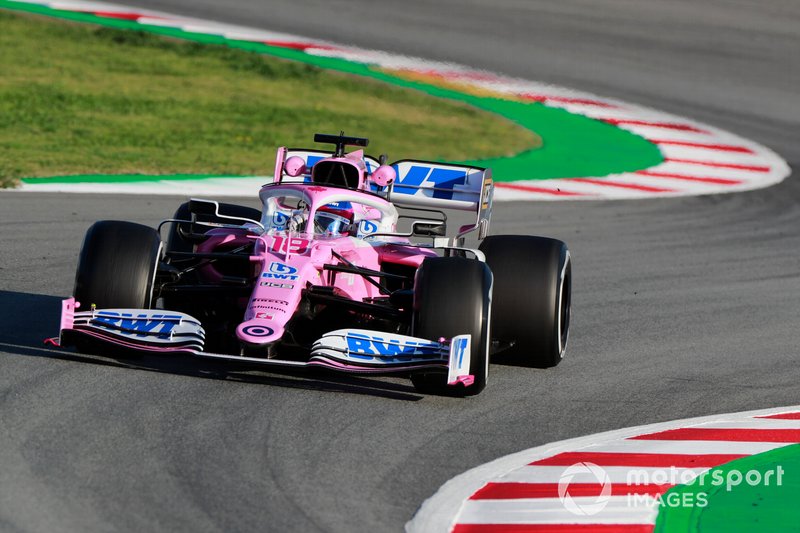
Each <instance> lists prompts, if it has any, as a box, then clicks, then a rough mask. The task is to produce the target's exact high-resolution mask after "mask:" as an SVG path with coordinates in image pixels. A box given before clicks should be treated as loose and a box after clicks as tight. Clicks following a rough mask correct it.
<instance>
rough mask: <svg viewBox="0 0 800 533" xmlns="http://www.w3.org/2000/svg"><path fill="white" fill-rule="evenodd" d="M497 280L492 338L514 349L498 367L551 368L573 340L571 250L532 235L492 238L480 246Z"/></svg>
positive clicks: (498, 359) (502, 356)
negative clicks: (570, 333)
mask: <svg viewBox="0 0 800 533" xmlns="http://www.w3.org/2000/svg"><path fill="white" fill-rule="evenodd" d="M480 250H481V251H482V252H483V253H484V254H485V255H486V262H487V263H488V265H489V267H490V268H491V269H492V273H493V274H494V304H493V309H492V335H493V336H494V339H496V340H498V341H500V343H501V345H502V344H505V345H509V344H510V345H511V346H510V348H508V349H506V350H504V351H502V352H501V353H498V356H497V357H496V358H495V359H494V360H495V361H496V362H505V363H508V364H512V365H517V366H527V367H537V368H547V367H552V366H555V365H557V364H558V363H560V362H561V359H562V358H563V357H564V352H565V351H566V348H567V340H568V338H569V321H570V313H571V301H572V261H571V259H570V254H569V250H568V249H567V245H566V244H564V243H563V242H562V241H559V240H556V239H549V238H546V237H532V236H528V235H497V236H492V237H487V238H486V239H485V240H484V241H483V242H482V243H481V245H480Z"/></svg>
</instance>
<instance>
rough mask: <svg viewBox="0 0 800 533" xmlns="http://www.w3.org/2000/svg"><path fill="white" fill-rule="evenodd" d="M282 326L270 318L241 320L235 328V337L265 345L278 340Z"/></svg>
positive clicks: (281, 332)
mask: <svg viewBox="0 0 800 533" xmlns="http://www.w3.org/2000/svg"><path fill="white" fill-rule="evenodd" d="M283 331H284V330H283V326H281V325H279V324H276V323H275V322H273V321H271V320H264V319H259V318H255V319H253V320H248V321H247V322H242V323H241V324H239V327H237V328H236V337H237V338H238V339H239V340H240V341H242V342H246V343H247V344H252V345H256V346H258V345H266V344H271V343H273V342H275V341H277V340H279V339H280V338H281V337H282V336H283Z"/></svg>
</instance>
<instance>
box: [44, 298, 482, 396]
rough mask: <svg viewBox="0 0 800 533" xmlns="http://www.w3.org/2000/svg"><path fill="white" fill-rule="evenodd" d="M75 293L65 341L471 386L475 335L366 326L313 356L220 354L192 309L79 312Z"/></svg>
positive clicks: (325, 341)
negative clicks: (436, 378)
mask: <svg viewBox="0 0 800 533" xmlns="http://www.w3.org/2000/svg"><path fill="white" fill-rule="evenodd" d="M79 305H80V304H79V303H78V302H76V301H75V299H74V298H69V299H67V300H64V301H63V302H62V308H61V330H60V336H59V339H60V344H62V345H70V344H74V343H75V341H76V338H81V337H82V338H84V339H85V340H88V341H91V342H93V343H95V344H99V345H103V346H108V347H109V348H122V349H125V350H127V351H134V352H140V353H149V354H172V355H181V354H185V355H195V356H200V357H209V358H213V359H226V360H230V361H238V362H247V363H259V364H264V365H271V366H282V367H322V368H327V369H330V370H335V371H339V372H348V373H356V374H408V373H414V372H420V373H423V372H434V371H435V372H442V373H444V372H446V373H447V383H448V384H449V385H456V384H459V383H461V384H464V385H467V386H468V385H470V384H471V383H472V382H473V380H474V377H473V376H472V375H470V374H469V367H470V352H471V349H470V348H471V342H472V340H471V337H470V335H459V336H456V337H453V338H452V339H450V340H446V339H439V340H438V341H432V340H429V339H421V338H417V337H410V336H407V335H398V334H394V333H385V332H379V331H370V330H364V329H340V330H336V331H332V332H329V333H326V334H324V335H323V336H322V337H321V338H320V339H318V340H317V341H316V342H315V343H314V344H313V346H312V347H311V353H310V357H309V359H308V360H307V361H294V360H284V359H277V358H266V357H264V358H261V357H246V356H241V355H230V354H216V353H210V352H205V351H204V350H203V347H204V343H205V332H204V331H203V327H202V325H201V324H200V322H199V321H198V320H197V319H195V318H194V317H192V316H190V315H188V314H186V313H178V312H174V311H164V310H154V309H90V310H88V311H77V310H76V309H78V308H79Z"/></svg>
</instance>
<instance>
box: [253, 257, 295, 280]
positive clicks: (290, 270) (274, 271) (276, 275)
mask: <svg viewBox="0 0 800 533" xmlns="http://www.w3.org/2000/svg"><path fill="white" fill-rule="evenodd" d="M261 277H262V278H268V279H285V280H289V281H296V280H297V278H299V277H300V276H298V275H297V269H296V268H294V267H291V266H289V265H286V264H283V263H279V262H277V261H273V262H272V263H270V264H269V270H267V272H264V273H263V274H261Z"/></svg>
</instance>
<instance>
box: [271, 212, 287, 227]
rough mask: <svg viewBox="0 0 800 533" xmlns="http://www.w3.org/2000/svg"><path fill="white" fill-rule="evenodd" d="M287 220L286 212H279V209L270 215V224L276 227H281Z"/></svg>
mask: <svg viewBox="0 0 800 533" xmlns="http://www.w3.org/2000/svg"><path fill="white" fill-rule="evenodd" d="M288 222H289V215H287V214H286V213H281V212H280V211H278V212H276V213H275V214H274V215H272V224H273V225H274V226H275V227H276V228H283V227H285V226H286V224H287V223H288Z"/></svg>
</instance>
